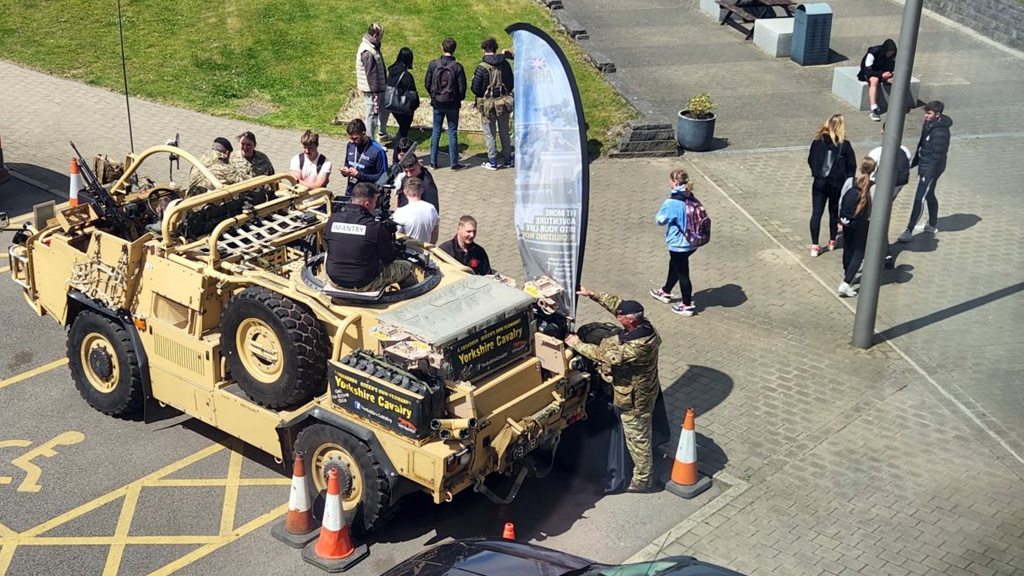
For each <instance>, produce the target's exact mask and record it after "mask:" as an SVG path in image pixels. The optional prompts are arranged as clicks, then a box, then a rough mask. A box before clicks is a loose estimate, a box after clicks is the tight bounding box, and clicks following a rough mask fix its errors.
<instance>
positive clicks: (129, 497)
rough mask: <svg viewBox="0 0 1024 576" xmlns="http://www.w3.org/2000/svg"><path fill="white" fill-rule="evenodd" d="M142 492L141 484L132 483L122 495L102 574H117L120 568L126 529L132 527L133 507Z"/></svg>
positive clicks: (126, 536)
mask: <svg viewBox="0 0 1024 576" xmlns="http://www.w3.org/2000/svg"><path fill="white" fill-rule="evenodd" d="M140 492H142V485H141V484H138V483H136V484H132V485H131V487H130V488H128V491H127V492H126V493H125V495H124V501H123V502H122V503H121V515H120V516H119V517H118V518H117V528H115V529H114V543H113V544H112V545H111V546H110V551H109V552H108V553H107V563H106V565H105V566H104V567H103V576H117V571H118V569H120V568H121V556H123V555H124V545H125V541H127V539H128V530H129V529H131V527H132V518H134V517H135V507H136V506H138V505H139V493H140Z"/></svg>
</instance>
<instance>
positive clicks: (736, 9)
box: [716, 0, 797, 42]
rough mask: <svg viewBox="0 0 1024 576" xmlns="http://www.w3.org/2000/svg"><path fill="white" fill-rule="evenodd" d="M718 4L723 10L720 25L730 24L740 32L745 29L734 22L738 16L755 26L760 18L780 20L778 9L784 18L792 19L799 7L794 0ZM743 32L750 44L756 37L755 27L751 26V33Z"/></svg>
mask: <svg viewBox="0 0 1024 576" xmlns="http://www.w3.org/2000/svg"><path fill="white" fill-rule="evenodd" d="M716 3H717V4H718V5H719V6H720V7H721V8H722V16H721V18H720V19H719V22H718V24H719V25H720V26H724V25H725V24H727V23H728V24H730V25H732V26H733V27H735V28H737V29H739V30H743V28H742V27H740V25H739V23H738V22H736V21H735V20H733V18H732V17H733V16H738V17H739V18H740V19H741V20H743V22H746V23H748V24H753V22H754V21H755V20H757V19H758V18H778V17H779V16H780V14H779V13H778V12H777V11H776V8H781V9H782V11H783V12H784V14H782V15H781V16H782V17H789V18H792V16H793V11H794V10H795V9H796V6H797V2H795V1H794V0H716ZM743 31H744V32H746V34H747V37H746V40H747V41H748V42H749V41H750V40H751V39H752V38H753V37H754V27H753V26H751V27H750V30H749V31H746V30H743Z"/></svg>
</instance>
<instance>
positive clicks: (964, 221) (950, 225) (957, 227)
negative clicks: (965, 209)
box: [935, 214, 981, 234]
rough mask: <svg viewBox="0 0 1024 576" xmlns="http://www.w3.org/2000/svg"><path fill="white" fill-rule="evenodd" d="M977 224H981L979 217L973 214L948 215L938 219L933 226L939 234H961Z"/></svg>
mask: <svg viewBox="0 0 1024 576" xmlns="http://www.w3.org/2000/svg"><path fill="white" fill-rule="evenodd" d="M978 222H981V217H980V216H977V215H975V214H950V215H949V216H941V217H939V219H938V220H937V221H936V222H935V225H936V226H937V227H938V229H939V233H940V234H941V233H943V232H962V231H964V230H967V229H968V228H970V227H971V226H974V225H976V224H977V223H978Z"/></svg>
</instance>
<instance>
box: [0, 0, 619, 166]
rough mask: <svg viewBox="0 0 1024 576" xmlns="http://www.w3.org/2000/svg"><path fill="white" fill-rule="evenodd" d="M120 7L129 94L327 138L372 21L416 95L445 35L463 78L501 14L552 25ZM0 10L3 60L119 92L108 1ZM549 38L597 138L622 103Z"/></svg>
mask: <svg viewBox="0 0 1024 576" xmlns="http://www.w3.org/2000/svg"><path fill="white" fill-rule="evenodd" d="M122 13H123V16H124V32H125V52H126V55H127V61H128V80H129V90H130V91H131V93H132V94H133V95H136V96H141V97H145V98H148V99H151V100H155V101H158V102H163V103H166V104H171V105H178V106H183V107H187V108H192V109H195V110H199V111H202V112H208V113H211V114H217V115H221V116H229V117H233V118H241V119H251V120H253V121H254V122H256V123H262V124H267V125H270V126H277V127H286V128H295V129H304V128H313V129H315V130H318V131H319V132H321V133H324V134H330V135H334V136H343V135H344V127H342V126H331V125H330V121H331V119H332V118H333V117H334V114H335V112H337V111H338V108H339V107H340V106H341V105H342V104H343V103H344V102H345V100H346V96H347V94H348V93H349V91H350V90H352V89H354V88H355V72H354V66H355V50H356V47H357V46H358V44H359V41H360V39H361V38H362V36H363V34H364V33H365V32H366V27H367V26H368V25H369V23H371V22H375V21H376V22H380V23H381V24H382V25H383V26H384V31H385V35H384V43H383V52H384V58H385V63H386V64H387V65H390V64H391V63H392V62H393V61H394V58H395V55H396V54H397V53H398V49H399V48H400V47H402V46H409V47H410V48H412V50H413V52H414V53H415V58H416V60H415V64H414V68H415V71H414V74H415V76H416V83H417V87H418V88H419V90H420V94H421V95H422V94H424V93H425V89H424V87H423V74H424V73H425V71H426V65H427V63H428V62H429V61H430V60H431V59H433V58H435V57H437V56H439V55H440V43H441V40H442V39H443V38H444V37H445V36H452V37H453V38H455V39H456V41H457V42H458V43H459V47H458V50H457V51H456V57H458V58H459V60H460V61H462V62H463V64H464V65H465V66H466V69H467V70H466V72H467V77H468V78H467V80H468V79H470V78H471V76H472V72H473V69H474V68H475V67H476V65H477V64H478V63H479V61H480V54H481V51H480V49H479V45H480V41H481V40H482V39H483V38H485V37H487V36H489V35H493V36H494V37H496V38H497V39H498V42H499V44H501V46H502V47H510V46H511V43H512V41H511V38H510V37H509V36H508V35H507V34H506V33H505V32H504V28H505V26H507V25H509V24H511V23H514V22H530V23H533V24H535V25H537V26H538V27H540V28H542V29H544V30H546V31H548V32H549V33H550V32H551V31H552V30H553V29H554V25H553V19H552V18H551V17H550V15H548V13H547V12H546V11H545V10H544V9H543V8H541V7H540V6H539V5H538V4H537V3H536V2H533V1H531V0H502V1H500V2H484V1H472V0H403V1H401V2H398V1H395V0H382V1H378V2H366V1H363V2H355V1H353V0H313V1H310V0H244V1H243V0H222V1H220V2H210V1H209V0H176V1H174V2H167V1H165V0H123V1H122ZM0 14H3V17H2V18H0V55H3V58H5V59H8V60H12V61H14V62H18V63H21V64H24V65H28V66H31V67H33V68H37V69H41V70H43V71H46V72H48V73H51V74H54V75H57V76H62V77H67V78H73V79H76V80H80V81H83V82H85V83H88V84H94V85H97V86H102V87H104V88H108V89H110V90H114V91H118V92H120V91H122V90H123V83H122V82H123V81H122V78H121V62H120V47H119V44H118V32H117V11H116V3H115V2H113V1H104V2H96V1H94V0H35V1H32V2H25V1H24V0H0ZM553 36H554V37H555V38H557V39H558V41H559V43H560V44H561V46H562V48H563V50H565V51H566V52H567V53H568V54H569V55H570V59H571V60H572V61H573V70H574V72H575V74H576V79H577V81H578V83H579V87H580V92H581V93H582V97H583V104H584V110H585V113H586V118H587V123H588V124H589V126H590V130H589V134H588V137H589V138H591V139H596V140H598V141H600V142H602V144H603V145H604V146H605V147H607V146H608V144H610V143H611V139H610V137H609V134H608V131H609V129H610V128H612V127H614V126H616V125H618V124H620V123H622V122H624V121H625V120H627V119H628V118H629V117H630V114H631V112H630V110H629V108H628V106H627V105H626V103H625V102H624V101H623V100H622V99H621V98H620V97H619V95H618V94H617V93H616V92H615V91H614V90H612V88H611V87H610V86H609V85H608V84H607V83H606V82H604V80H603V79H602V78H601V76H600V74H599V73H598V72H597V71H596V70H595V69H594V68H593V67H592V66H591V65H589V64H587V63H585V61H584V59H583V54H582V51H580V50H579V49H578V48H577V47H576V46H575V45H574V44H572V42H571V41H569V40H568V39H567V38H566V37H565V36H564V35H561V34H559V35H554V34H553ZM470 96H471V95H470ZM243 110H250V111H251V110H260V111H261V112H266V113H265V114H261V115H259V116H258V117H254V116H250V115H248V114H246V113H245V112H243ZM473 120H475V119H473ZM473 120H468V121H473ZM428 136H429V134H428ZM460 140H461V138H460ZM470 140H471V141H470V148H471V150H472V151H479V150H480V149H482V141H483V139H482V138H479V137H478V138H471V139H470Z"/></svg>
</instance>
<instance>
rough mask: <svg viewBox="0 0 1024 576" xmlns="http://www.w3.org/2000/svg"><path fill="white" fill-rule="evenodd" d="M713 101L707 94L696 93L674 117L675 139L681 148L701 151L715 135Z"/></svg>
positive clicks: (709, 144) (708, 146)
mask: <svg viewBox="0 0 1024 576" xmlns="http://www.w3.org/2000/svg"><path fill="white" fill-rule="evenodd" d="M714 109H715V103H714V101H713V100H711V96H710V95H708V94H706V93H705V94H697V95H696V96H694V97H693V98H690V101H689V102H687V103H686V109H685V110H682V111H680V112H679V118H677V119H676V141H677V142H678V143H679V146H680V147H681V148H682V149H683V150H693V151H695V152H702V151H704V150H707V149H708V148H710V147H711V140H712V139H713V138H714V136H715V118H716V116H715V113H714V112H712V110H714Z"/></svg>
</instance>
